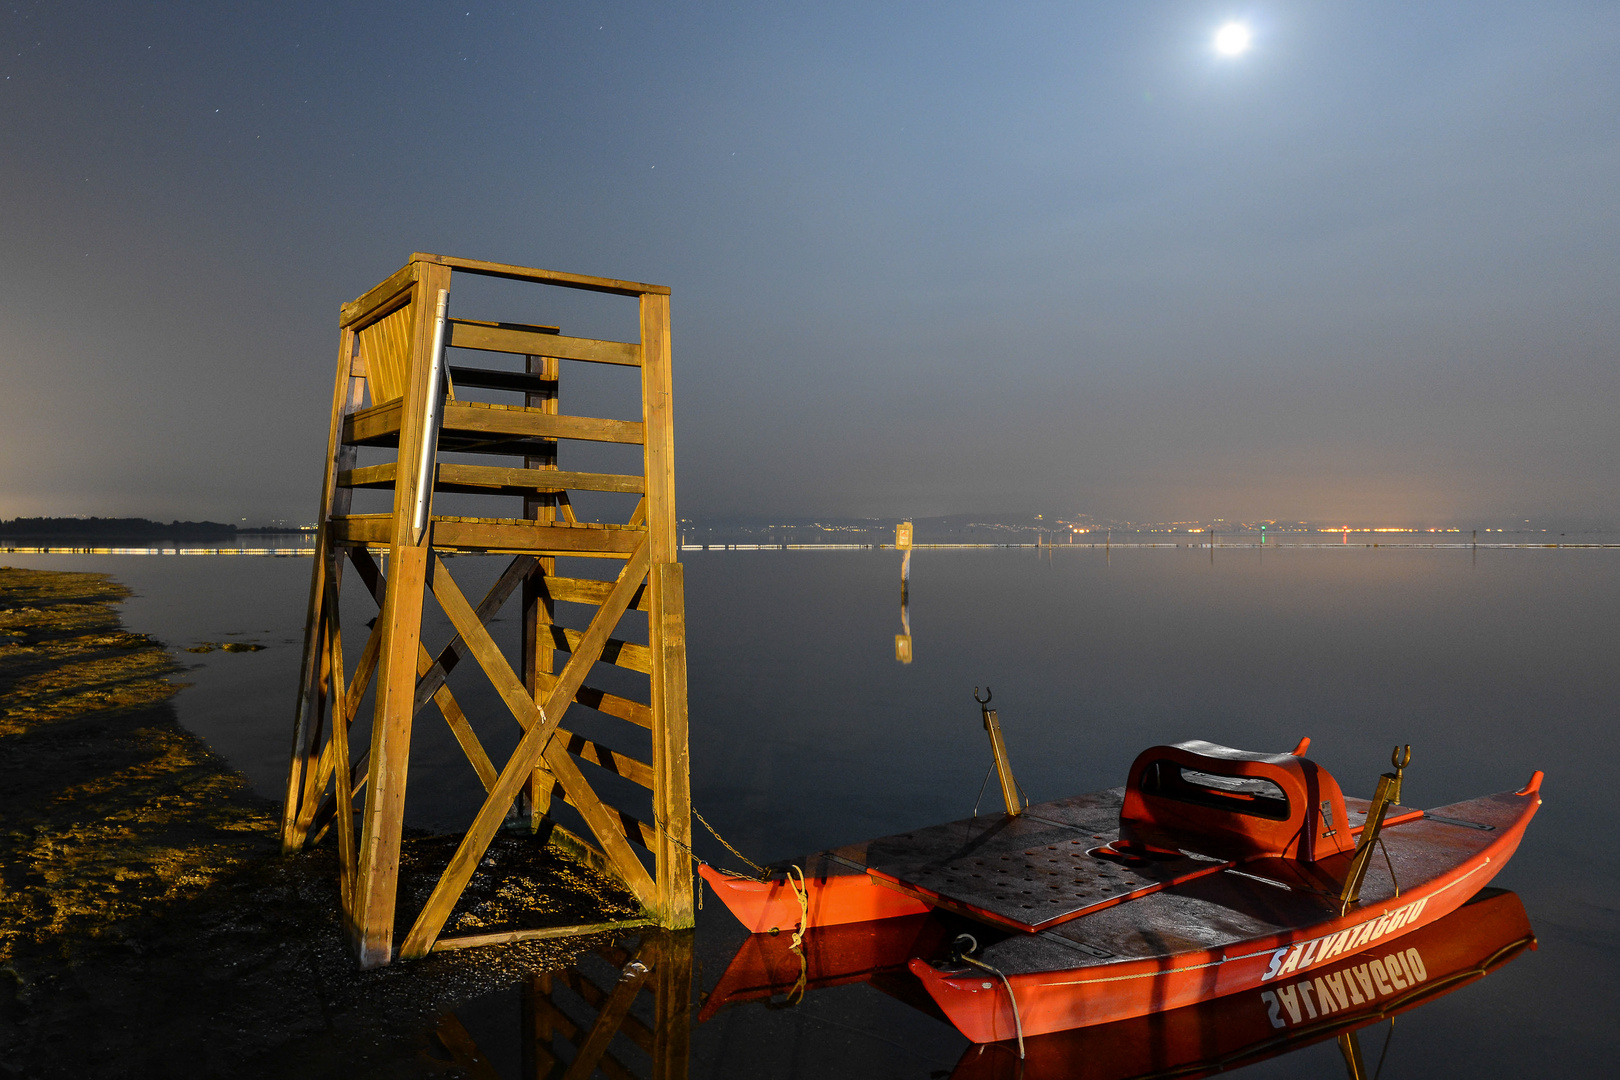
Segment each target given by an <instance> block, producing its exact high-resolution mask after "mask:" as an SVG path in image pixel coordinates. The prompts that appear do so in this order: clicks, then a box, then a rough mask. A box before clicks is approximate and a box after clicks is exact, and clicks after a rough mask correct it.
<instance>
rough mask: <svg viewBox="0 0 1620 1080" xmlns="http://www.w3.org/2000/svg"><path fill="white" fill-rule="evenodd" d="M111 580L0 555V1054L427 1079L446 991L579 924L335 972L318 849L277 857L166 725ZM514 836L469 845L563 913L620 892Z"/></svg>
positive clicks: (37, 1063)
mask: <svg viewBox="0 0 1620 1080" xmlns="http://www.w3.org/2000/svg"><path fill="white" fill-rule="evenodd" d="M127 595H128V593H127V591H126V590H125V589H124V588H123V587H122V586H120V585H118V584H117V583H116V582H114V581H111V580H109V579H108V578H107V577H106V576H104V575H98V574H81V573H59V572H51V571H36V570H20V569H13V568H8V567H0V1073H3V1074H9V1075H15V1076H29V1077H50V1076H75V1077H85V1076H109V1077H124V1076H129V1077H135V1076H156V1075H164V1076H171V1075H181V1074H185V1075H203V1076H207V1075H214V1074H216V1073H218V1074H221V1075H224V1074H227V1073H228V1074H230V1075H231V1076H233V1077H244V1076H285V1075H296V1074H302V1075H330V1074H338V1073H341V1074H344V1075H345V1076H349V1077H364V1076H404V1075H418V1074H420V1075H429V1074H431V1075H436V1076H443V1075H445V1073H444V1072H443V1068H444V1066H443V1065H442V1064H436V1063H435V1062H433V1061H432V1060H431V1055H429V1054H427V1053H426V1047H427V1046H428V1038H429V1034H430V1033H431V1031H432V1030H433V1028H434V1026H435V1024H436V1021H437V1019H438V1017H439V1016H441V1015H442V1014H443V1013H444V1012H445V1011H446V1010H449V1009H452V1008H454V1007H456V1006H457V1005H459V1004H461V1003H464V1002H466V1001H467V1000H469V999H471V998H474V997H477V996H479V995H481V994H485V993H489V992H491V991H494V990H499V989H501V988H503V987H507V986H510V985H511V984H512V983H513V982H515V981H516V980H518V979H520V978H522V977H523V976H525V975H527V974H530V973H533V972H536V971H539V970H545V969H554V968H558V967H562V966H566V965H567V963H568V962H569V961H570V960H571V959H573V958H574V957H575V956H577V955H579V954H580V953H582V952H584V951H585V950H587V949H590V948H593V947H596V946H599V945H600V944H602V941H601V940H600V939H590V938H576V939H568V940H564V941H547V942H537V943H529V944H524V945H514V946H506V947H502V948H492V949H474V950H466V951H460V952H452V953H443V954H435V955H433V956H432V957H430V958H428V959H427V960H424V961H419V962H416V963H410V964H395V965H392V966H391V967H388V968H384V969H381V970H378V971H373V972H360V971H358V970H356V968H355V965H354V963H353V960H352V959H351V957H350V955H349V953H348V950H347V947H346V945H345V943H344V939H343V936H342V934H341V928H340V926H339V923H338V915H337V912H338V904H337V895H336V891H337V890H336V876H337V873H336V865H335V860H334V857H333V856H332V854H331V853H330V850H329V849H328V848H317V849H316V850H315V851H313V852H310V853H307V854H302V855H297V856H292V857H283V856H281V855H280V854H279V853H278V851H277V849H276V840H275V838H276V819H277V807H275V806H274V805H272V804H270V803H268V802H266V801H265V800H262V799H260V798H258V797H256V796H254V795H252V794H251V792H249V790H248V788H247V785H246V783H245V781H244V780H243V778H242V777H241V776H240V775H239V774H238V773H236V772H234V771H233V770H232V769H231V768H229V766H228V765H227V764H226V763H225V762H224V761H222V760H221V759H220V758H219V757H218V756H216V755H215V754H213V753H212V752H211V751H210V750H209V749H208V747H207V746H206V745H205V744H204V743H203V742H202V740H200V739H198V738H197V737H196V736H194V735H192V734H191V733H190V732H188V731H187V730H185V729H184V728H183V727H182V726H181V725H180V723H179V721H178V719H177V716H176V712H175V709H174V704H173V701H172V700H171V699H172V698H173V695H174V694H175V693H177V692H178V691H179V690H180V689H181V688H182V685H183V684H179V683H176V682H174V681H172V679H171V676H173V675H175V674H176V673H178V672H179V671H180V670H181V669H180V666H179V665H178V664H177V663H176V662H175V660H174V659H173V658H172V657H171V656H170V654H169V653H168V651H167V650H166V648H165V647H164V645H163V643H161V642H157V641H154V640H152V639H151V638H149V637H146V636H145V635H142V634H138V633H132V632H130V631H128V630H126V629H124V628H123V627H122V626H121V624H120V622H119V618H118V613H117V610H116V608H115V606H114V605H116V604H117V603H118V602H119V601H120V600H122V599H123V598H124V597H125V596H127ZM442 843H443V841H442V839H438V838H423V839H422V840H421V844H422V845H423V849H424V850H429V849H432V848H434V847H435V846H442ZM533 847H534V845H532V844H523V843H522V842H521V841H518V840H517V839H516V838H514V839H513V840H512V841H511V842H510V843H498V844H497V845H496V847H495V849H493V850H492V853H491V855H492V858H493V859H496V860H499V861H502V862H506V863H513V862H519V863H521V867H520V872H521V873H522V874H523V875H524V884H525V885H526V886H527V887H528V889H529V890H530V892H531V895H542V894H543V895H545V896H546V897H547V898H548V900H549V901H550V906H551V907H552V908H554V909H555V910H554V912H549V913H548V914H552V915H553V916H554V917H555V918H557V919H558V920H561V921H562V922H563V924H566V923H567V922H568V921H572V922H575V923H577V922H580V921H585V920H583V919H580V918H578V917H577V916H578V914H579V913H580V912H583V911H589V910H592V907H593V905H595V906H596V907H595V910H600V905H601V904H603V903H604V902H605V903H607V904H609V905H613V906H616V905H617V904H618V903H619V902H620V901H619V898H618V897H617V896H616V895H615V893H616V891H615V890H614V889H613V887H612V885H611V884H610V883H606V882H605V881H601V880H597V878H596V876H595V875H594V874H592V872H590V871H589V870H586V869H584V868H583V867H580V866H579V865H578V864H575V863H572V862H568V861H566V860H564V859H562V858H561V857H559V856H557V855H555V854H554V853H552V852H550V851H541V852H538V853H537V852H535V851H533V850H532V849H533ZM504 869H505V868H504V867H503V871H504ZM410 884H411V883H410V882H409V881H402V890H408V888H409V886H410ZM509 889H510V886H509V885H508V891H509ZM489 900H490V898H482V899H481V898H479V897H477V896H471V897H469V898H468V902H469V905H470V909H469V910H468V911H467V912H466V915H467V917H468V918H469V919H475V918H476V915H475V912H474V911H473V910H471V908H476V907H477V906H478V905H479V904H480V903H483V904H484V905H485V907H486V909H487V907H488V904H489Z"/></svg>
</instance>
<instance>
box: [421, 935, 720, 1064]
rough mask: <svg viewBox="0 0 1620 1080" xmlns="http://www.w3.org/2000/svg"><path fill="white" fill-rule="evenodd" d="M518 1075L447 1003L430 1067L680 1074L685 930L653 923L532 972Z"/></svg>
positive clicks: (687, 1046) (688, 954)
mask: <svg viewBox="0 0 1620 1080" xmlns="http://www.w3.org/2000/svg"><path fill="white" fill-rule="evenodd" d="M522 991H523V992H522V997H521V1006H520V1014H519V1015H520V1017H521V1019H520V1023H521V1025H522V1031H521V1033H520V1039H519V1048H520V1053H521V1055H522V1059H521V1062H520V1064H519V1066H518V1071H517V1074H516V1076H511V1075H509V1074H503V1073H502V1072H501V1071H500V1070H498V1069H497V1068H496V1066H495V1064H494V1062H492V1061H491V1060H490V1055H489V1054H487V1053H486V1052H485V1051H484V1050H483V1049H482V1048H480V1046H479V1045H478V1043H477V1041H476V1040H475V1039H474V1038H473V1036H472V1035H471V1033H469V1032H468V1030H467V1028H466V1026H465V1025H463V1024H462V1022H461V1019H460V1018H459V1017H458V1016H457V1015H456V1014H455V1013H453V1012H450V1013H445V1014H444V1015H443V1016H441V1017H440V1018H439V1023H438V1026H437V1028H436V1029H435V1030H434V1031H433V1033H432V1036H431V1038H430V1039H429V1048H428V1049H427V1050H425V1051H424V1052H423V1063H424V1064H425V1065H426V1066H428V1067H429V1069H431V1070H434V1071H439V1070H442V1071H443V1072H445V1073H446V1074H449V1075H457V1076H467V1077H473V1078H475V1080H498V1078H499V1080H518V1077H521V1078H522V1080H541V1078H546V1080H550V1078H557V1077H567V1078H568V1080H575V1078H578V1080H584V1078H585V1077H589V1076H607V1077H611V1078H613V1080H632V1078H636V1080H643V1078H644V1080H683V1078H684V1077H685V1076H686V1075H687V1073H688V1071H689V1068H690V1062H691V1057H692V932H691V931H690V930H686V931H679V932H673V933H671V932H659V931H651V932H647V933H644V934H642V935H640V936H639V937H628V938H626V939H624V940H623V941H620V942H615V943H614V944H612V945H609V946H606V947H604V948H601V949H597V950H596V951H594V952H592V953H589V954H587V955H586V956H585V957H583V958H582V959H581V961H580V962H579V963H578V964H576V965H574V966H573V967H569V968H564V969H562V970H558V971H547V972H541V973H539V974H536V975H530V976H529V977H528V978H527V980H525V982H524V984H523V987H522Z"/></svg>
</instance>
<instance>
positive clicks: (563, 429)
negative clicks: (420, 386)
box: [444, 401, 642, 445]
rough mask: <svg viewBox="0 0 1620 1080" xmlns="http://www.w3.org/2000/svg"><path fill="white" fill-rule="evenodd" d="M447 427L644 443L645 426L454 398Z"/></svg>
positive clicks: (446, 413) (447, 414) (448, 405)
mask: <svg viewBox="0 0 1620 1080" xmlns="http://www.w3.org/2000/svg"><path fill="white" fill-rule="evenodd" d="M444 430H445V431H447V432H450V433H451V434H455V433H460V432H473V433H476V434H479V435H516V436H521V437H524V438H534V439H579V440H581V441H584V442H605V443H627V444H631V445H635V444H639V443H640V442H641V432H642V425H641V424H640V423H638V422H636V421H634V420H610V419H606V418H604V417H599V416H564V415H562V414H560V413H548V412H544V411H542V410H540V409H531V408H529V407H528V406H527V405H501V404H497V403H495V402H489V401H453V402H447V403H446V404H445V407H444Z"/></svg>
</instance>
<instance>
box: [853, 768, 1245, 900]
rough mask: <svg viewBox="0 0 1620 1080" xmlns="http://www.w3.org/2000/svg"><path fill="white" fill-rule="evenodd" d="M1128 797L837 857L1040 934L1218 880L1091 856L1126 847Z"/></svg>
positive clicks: (898, 838)
mask: <svg viewBox="0 0 1620 1080" xmlns="http://www.w3.org/2000/svg"><path fill="white" fill-rule="evenodd" d="M1123 799H1124V789H1123V788H1115V789H1113V790H1111V791H1104V792H1099V793H1098V794H1095V795H1080V796H1075V797H1073V798H1069V799H1060V800H1057V801H1055V802H1049V803H1038V804H1036V805H1034V806H1031V807H1029V809H1027V810H1026V811H1025V812H1024V813H1022V814H1020V815H1018V816H1017V817H1012V818H1009V817H1006V816H1005V815H1000V814H997V815H995V816H994V817H983V818H968V819H966V820H963V821H953V822H950V823H948V824H945V825H934V826H930V827H928V828H926V829H917V830H915V831H913V832H909V833H897V834H895V835H894V836H885V837H881V838H879V839H877V840H871V841H868V842H867V843H864V844H853V845H850V846H849V847H847V848H838V849H836V850H835V851H834V852H832V853H831V854H832V855H833V856H834V857H836V858H838V859H841V860H846V861H847V863H853V864H858V865H861V866H864V867H865V868H866V869H867V872H868V873H869V874H871V875H872V876H873V877H874V878H875V879H877V880H879V881H881V882H883V883H886V884H889V885H890V886H891V887H893V888H897V889H899V890H900V891H902V892H909V893H912V894H914V895H917V896H920V897H922V898H923V899H925V900H927V901H928V902H929V903H933V904H937V905H939V906H941V907H945V908H948V909H951V910H955V911H958V912H960V913H962V914H965V915H969V916H972V917H974V918H978V919H982V920H984V921H987V922H990V923H993V924H998V925H1002V926H1005V927H1007V928H1009V929H1014V930H1023V931H1035V930H1041V929H1045V928H1046V927H1050V926H1054V925H1056V924H1058V923H1062V922H1065V921H1067V920H1069V919H1073V918H1076V917H1078V916H1080V915H1083V914H1085V913H1086V912H1088V911H1094V910H1096V909H1098V908H1101V907H1107V906H1108V905H1110V904H1114V903H1118V902H1119V901H1121V900H1124V899H1125V898H1127V897H1131V896H1138V895H1142V894H1144V893H1147V892H1153V891H1156V890H1158V889H1162V888H1164V887H1165V886H1167V885H1170V884H1172V883H1174V882H1177V881H1185V880H1188V879H1190V878H1192V877H1197V876H1199V875H1200V874H1204V873H1212V872H1214V871H1216V870H1218V869H1220V868H1221V867H1222V866H1225V865H1226V864H1225V863H1219V862H1214V861H1211V860H1206V859H1199V858H1191V857H1187V856H1180V857H1172V858H1167V859H1162V860H1153V861H1142V862H1133V863H1128V864H1122V863H1121V862H1119V861H1117V860H1114V859H1110V858H1106V857H1100V856H1098V855H1094V854H1092V852H1094V851H1096V850H1097V849H1098V848H1101V847H1103V846H1104V845H1107V844H1109V843H1112V842H1113V841H1114V840H1117V839H1118V838H1119V808H1120V805H1121V803H1122V802H1123Z"/></svg>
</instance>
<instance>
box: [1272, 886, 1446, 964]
mask: <svg viewBox="0 0 1620 1080" xmlns="http://www.w3.org/2000/svg"><path fill="white" fill-rule="evenodd" d="M1428 902H1429V898H1428V897H1426V896H1425V897H1423V898H1422V899H1420V900H1414V901H1412V902H1411V903H1410V904H1407V905H1406V906H1404V907H1400V908H1396V909H1395V910H1394V911H1390V912H1386V913H1384V914H1383V915H1380V916H1379V917H1378V918H1376V919H1368V920H1367V921H1366V922H1363V923H1357V924H1356V925H1355V926H1352V927H1350V928H1349V929H1348V930H1340V931H1338V932H1337V933H1334V934H1328V935H1327V936H1326V937H1319V938H1312V939H1310V940H1309V941H1301V942H1298V943H1296V944H1294V945H1285V946H1284V947H1283V948H1281V949H1278V950H1277V951H1276V952H1274V953H1272V954H1271V966H1270V967H1268V968H1267V969H1266V973H1265V974H1264V975H1262V976H1260V981H1261V982H1270V981H1271V980H1272V979H1275V978H1277V977H1278V976H1281V975H1292V974H1293V973H1294V972H1296V971H1304V970H1305V969H1306V968H1308V967H1310V966H1311V965H1313V964H1321V963H1324V962H1326V961H1328V960H1331V959H1333V958H1334V957H1335V956H1338V955H1339V954H1340V953H1343V952H1349V951H1352V950H1356V949H1360V948H1361V947H1362V946H1364V945H1367V944H1369V943H1371V942H1374V941H1377V940H1378V939H1379V938H1381V937H1383V936H1384V935H1385V934H1390V933H1394V932H1395V931H1396V930H1399V929H1401V928H1402V927H1404V926H1406V924H1407V923H1410V922H1412V921H1413V920H1414V919H1416V918H1417V917H1418V916H1419V915H1421V914H1423V908H1424V906H1425V905H1426V904H1428ZM1397 974H1399V975H1400V976H1401V978H1402V979H1403V980H1404V979H1405V975H1404V973H1403V972H1400V971H1399V970H1397ZM1386 977H1387V976H1386Z"/></svg>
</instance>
